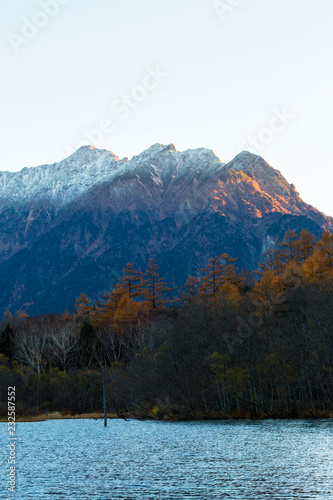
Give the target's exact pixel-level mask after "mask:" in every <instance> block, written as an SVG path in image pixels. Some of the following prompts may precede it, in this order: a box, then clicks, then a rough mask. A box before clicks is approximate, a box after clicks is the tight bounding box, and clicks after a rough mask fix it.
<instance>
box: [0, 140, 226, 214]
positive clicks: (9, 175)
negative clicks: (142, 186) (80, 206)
mask: <svg viewBox="0 0 333 500" xmlns="http://www.w3.org/2000/svg"><path fill="white" fill-rule="evenodd" d="M142 166H150V167H151V173H154V177H155V180H154V182H155V183H156V184H158V185H160V186H163V184H164V181H163V180H162V178H165V176H166V175H167V174H170V173H172V175H173V176H177V175H178V176H179V175H180V176H181V175H184V173H185V172H190V171H194V170H195V169H197V170H198V169H200V170H202V169H204V170H205V171H206V173H207V174H209V172H210V171H211V170H212V169H213V170H217V169H220V168H221V166H222V165H221V161H220V160H219V159H218V158H217V157H216V156H215V155H214V153H213V152H212V151H211V150H209V149H204V148H201V149H195V150H188V151H184V152H178V151H177V150H176V148H175V146H174V145H173V144H170V145H168V146H164V145H163V144H154V145H153V146H151V147H150V148H149V149H147V150H146V151H144V152H143V153H141V154H139V155H137V156H134V157H133V158H132V159H131V160H128V159H127V158H124V159H121V160H120V159H119V158H118V157H117V156H115V155H114V154H113V153H112V152H111V151H108V150H105V149H103V150H100V149H96V148H93V147H92V146H82V147H81V148H80V149H79V150H78V151H76V152H75V153H74V154H72V155H71V156H70V157H68V158H66V159H64V160H62V161H60V162H59V163H54V164H52V165H41V166H38V167H33V168H27V167H25V168H23V169H22V170H21V171H19V172H0V199H1V202H2V204H3V203H4V202H5V201H6V202H7V203H8V202H9V203H13V202H14V203H17V202H20V201H22V202H25V203H26V202H28V201H32V200H34V201H38V200H47V201H52V202H53V203H54V205H56V206H58V207H59V206H63V205H66V204H67V203H69V202H70V201H72V200H73V199H74V198H76V197H78V196H80V195H81V194H83V193H84V192H86V191H88V190H89V189H90V188H91V187H93V186H94V185H96V184H100V183H103V182H106V181H111V180H112V179H113V178H114V177H115V176H119V175H121V174H123V173H125V172H130V171H135V170H136V169H137V168H138V167H142Z"/></svg>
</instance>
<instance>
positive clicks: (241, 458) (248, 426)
mask: <svg viewBox="0 0 333 500" xmlns="http://www.w3.org/2000/svg"><path fill="white" fill-rule="evenodd" d="M0 430H1V449H2V453H1V457H0V466H1V485H0V486H1V493H0V498H4V499H5V498H15V499H20V500H30V499H31V500H39V499H43V500H51V499H52V500H62V499H74V500H86V499H87V500H88V499H98V500H118V499H119V500H120V499H126V500H146V499H147V500H149V499H152V500H153V499H160V500H181V499H199V500H211V499H214V500H223V499H229V500H238V499H251V500H264V499H265V500H266V499H267V500H285V499H286V500H287V499H288V500H290V499H294V500H303V499H318V500H319V499H320V500H322V499H325V500H326V499H327V500H332V499H333V422H332V421H331V420H319V421H211V422H207V421H206V422H152V421H147V422H139V421H129V422H125V421H123V420H109V421H108V427H107V428H104V427H103V423H102V421H101V420H98V421H96V420H53V421H51V420H49V421H47V422H39V423H37V422H36V423H19V424H17V432H16V435H17V438H18V441H17V443H18V444H17V464H16V465H17V491H16V494H13V493H9V492H7V493H6V491H7V482H6V481H7V478H6V474H7V471H8V465H7V459H8V456H7V455H8V454H7V451H4V450H6V446H5V445H6V444H7V442H6V440H7V425H6V424H0ZM8 493H9V494H8Z"/></svg>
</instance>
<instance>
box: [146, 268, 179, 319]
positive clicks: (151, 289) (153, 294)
mask: <svg viewBox="0 0 333 500" xmlns="http://www.w3.org/2000/svg"><path fill="white" fill-rule="evenodd" d="M173 290H174V288H171V287H170V285H168V284H167V283H166V282H165V281H164V279H163V278H162V277H161V276H160V274H159V267H158V265H157V264H156V261H155V260H153V259H150V260H149V263H148V266H147V269H146V271H145V272H144V274H143V279H142V293H143V296H144V298H145V300H146V301H147V302H148V304H149V306H150V307H151V309H153V310H154V309H156V308H158V307H160V306H165V305H166V304H168V303H169V302H170V299H169V298H168V297H167V294H168V293H169V292H171V291H173Z"/></svg>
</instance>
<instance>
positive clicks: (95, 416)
mask: <svg viewBox="0 0 333 500" xmlns="http://www.w3.org/2000/svg"><path fill="white" fill-rule="evenodd" d="M107 418H108V420H115V419H119V420H126V421H127V420H138V421H145V420H153V421H158V422H195V421H203V420H205V421H207V422H208V421H214V420H239V421H241V420H253V421H260V420H295V421H296V420H321V419H333V412H332V411H326V412H324V411H320V412H318V413H317V414H315V415H314V414H313V413H312V412H304V413H302V414H300V415H299V416H297V417H295V416H291V415H277V416H275V417H272V416H269V415H267V414H262V415H256V416H253V415H250V414H248V415H226V414H220V415H210V416H207V415H202V414H201V415H197V416H194V417H187V416H175V415H165V416H164V415H161V416H160V417H156V415H147V416H145V417H144V416H143V415H135V414H125V415H117V414H115V413H112V412H110V413H108V415H107ZM83 419H92V420H103V419H104V413H100V412H93V413H80V414H74V415H72V414H64V415H63V414H62V413H61V412H50V413H49V414H48V415H46V414H45V413H43V414H39V415H26V416H17V417H16V423H19V422H47V421H48V420H83ZM6 422H8V419H7V417H1V418H0V423H6Z"/></svg>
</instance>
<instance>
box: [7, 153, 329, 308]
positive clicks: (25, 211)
mask: <svg viewBox="0 0 333 500" xmlns="http://www.w3.org/2000/svg"><path fill="white" fill-rule="evenodd" d="M3 174H4V173H1V174H0V283H1V287H2V288H1V291H0V307H1V308H2V309H3V310H4V309H7V308H11V309H19V308H23V309H26V310H27V312H29V313H30V314H36V313H41V312H61V311H62V310H64V309H66V308H69V309H70V308H71V307H73V304H74V302H75V298H76V296H77V295H78V294H79V293H80V292H82V291H84V292H87V293H88V294H89V295H90V296H91V298H93V299H95V298H97V297H98V296H100V294H101V293H102V292H103V291H105V290H107V289H109V288H110V287H112V285H113V283H114V282H115V280H116V279H117V278H118V277H119V276H120V274H121V271H122V269H123V268H124V267H125V265H126V264H127V263H128V262H129V261H131V262H133V263H134V264H135V265H136V266H137V267H138V268H142V269H143V268H144V267H145V265H146V264H147V261H148V259H149V258H156V259H157V261H158V263H159V265H160V267H161V271H162V272H163V273H164V274H165V275H166V278H167V279H168V280H169V281H171V282H174V283H175V284H177V285H181V284H183V283H184V282H185V281H186V278H187V277H188V276H189V275H190V274H195V273H196V272H197V270H198V268H199V267H204V266H205V265H206V264H207V261H208V259H209V258H210V257H212V256H214V255H218V254H221V253H223V252H227V253H229V254H230V255H232V256H234V257H236V258H238V266H239V267H240V268H248V269H254V268H255V267H256V266H257V264H258V260H259V259H260V256H261V255H262V252H263V251H264V250H265V249H266V248H267V246H268V245H271V244H274V242H276V241H277V240H278V239H279V238H280V237H281V234H282V233H281V232H282V230H287V229H289V228H291V229H295V230H297V231H300V230H301V229H309V230H311V232H314V233H315V234H316V236H319V235H320V234H321V232H322V231H324V230H330V231H331V230H332V229H333V219H332V218H331V217H328V216H326V215H325V214H323V213H321V212H319V211H318V210H316V209H315V208H313V207H311V206H310V205H308V204H306V203H305V202H304V201H303V200H302V199H301V198H300V196H299V194H298V192H297V191H296V189H295V187H294V186H293V185H291V184H289V183H288V182H287V181H286V179H285V178H284V177H283V176H282V174H281V173H280V172H279V171H277V170H275V169H274V168H273V167H271V166H270V165H269V164H268V163H266V162H265V160H264V159H263V158H262V157H260V156H256V155H252V154H251V153H249V152H242V153H240V154H239V155H237V156H236V157H235V158H234V159H233V160H231V161H230V162H228V163H222V161H221V160H220V159H219V158H218V157H217V156H216V155H215V154H214V152H213V151H212V150H210V149H206V148H199V149H191V150H187V151H183V152H179V151H177V149H176V148H175V146H174V145H173V144H169V145H167V146H165V145H163V144H158V143H157V144H154V145H152V146H151V147H150V148H149V149H148V150H146V151H144V152H142V153H141V154H139V155H137V156H134V157H133V158H132V159H131V160H129V159H128V158H123V159H119V158H118V157H117V156H115V155H114V154H113V153H112V152H110V151H108V150H96V149H93V148H92V147H91V146H83V147H82V148H80V149H79V150H78V151H77V152H75V153H74V154H73V155H71V156H70V157H68V158H67V159H65V160H62V161H61V162H59V163H55V164H52V165H46V166H40V167H33V168H32V169H23V170H21V171H20V172H15V173H13V174H14V176H11V178H10V182H6V176H4V175H3ZM5 174H6V173H5ZM15 175H16V176H17V177H16V178H17V179H18V182H17V183H16V185H15V182H14V181H13V179H14V178H15ZM7 180H8V176H7ZM24 182H25V183H24ZM21 187H22V189H21V191H19V190H20V188H21ZM18 192H19V193H20V194H18ZM15 194H17V196H14V195H15Z"/></svg>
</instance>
